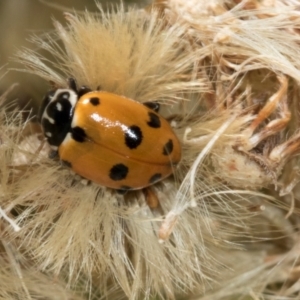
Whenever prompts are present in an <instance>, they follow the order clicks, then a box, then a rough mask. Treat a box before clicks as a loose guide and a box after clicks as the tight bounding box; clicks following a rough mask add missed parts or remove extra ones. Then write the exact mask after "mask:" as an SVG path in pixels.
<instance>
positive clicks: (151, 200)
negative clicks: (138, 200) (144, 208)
mask: <svg viewBox="0 0 300 300" xmlns="http://www.w3.org/2000/svg"><path fill="white" fill-rule="evenodd" d="M143 193H144V195H145V199H146V202H147V204H148V206H149V207H150V208H158V207H159V200H158V197H157V195H156V193H155V192H154V191H153V189H152V188H151V187H147V188H144V189H143Z"/></svg>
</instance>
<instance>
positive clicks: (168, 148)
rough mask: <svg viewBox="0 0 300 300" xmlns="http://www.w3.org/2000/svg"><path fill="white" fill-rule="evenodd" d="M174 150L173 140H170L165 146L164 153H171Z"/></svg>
mask: <svg viewBox="0 0 300 300" xmlns="http://www.w3.org/2000/svg"><path fill="white" fill-rule="evenodd" d="M172 151H173V141H172V140H169V141H168V142H167V143H166V144H165V145H164V148H163V155H170V154H171V153H172Z"/></svg>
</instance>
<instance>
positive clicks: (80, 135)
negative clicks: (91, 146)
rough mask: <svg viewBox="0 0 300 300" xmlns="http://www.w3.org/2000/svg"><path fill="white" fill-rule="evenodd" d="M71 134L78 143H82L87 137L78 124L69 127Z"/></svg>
mask: <svg viewBox="0 0 300 300" xmlns="http://www.w3.org/2000/svg"><path fill="white" fill-rule="evenodd" d="M71 136H72V138H73V139H74V140H75V141H76V142H79V143H83V142H84V141H85V139H86V137H87V135H86V133H85V131H84V129H82V128H81V127H79V126H76V127H73V128H71Z"/></svg>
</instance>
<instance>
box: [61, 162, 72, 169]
mask: <svg viewBox="0 0 300 300" xmlns="http://www.w3.org/2000/svg"><path fill="white" fill-rule="evenodd" d="M61 162H62V164H63V166H65V167H68V168H72V164H71V163H70V162H69V161H67V160H62V161H61Z"/></svg>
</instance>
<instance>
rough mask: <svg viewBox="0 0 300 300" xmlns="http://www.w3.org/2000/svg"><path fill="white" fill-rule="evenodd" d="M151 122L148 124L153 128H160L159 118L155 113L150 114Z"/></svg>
mask: <svg viewBox="0 0 300 300" xmlns="http://www.w3.org/2000/svg"><path fill="white" fill-rule="evenodd" d="M148 115H149V118H150V121H148V122H147V124H148V125H149V126H150V127H152V128H159V127H160V126H161V124H160V119H159V116H158V115H157V114H155V113H153V112H151V111H150V112H148Z"/></svg>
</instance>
